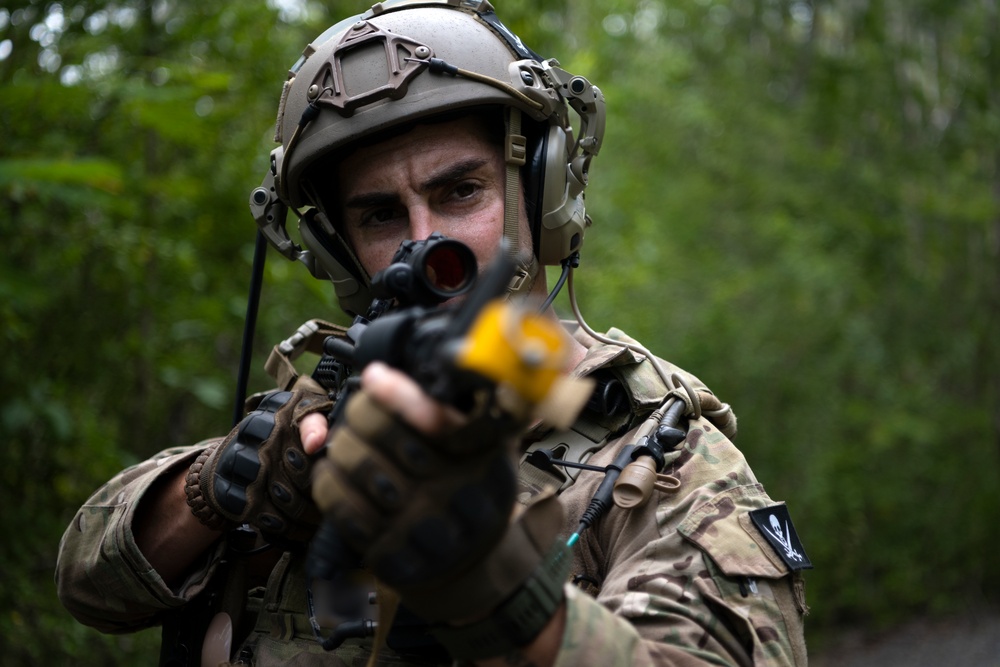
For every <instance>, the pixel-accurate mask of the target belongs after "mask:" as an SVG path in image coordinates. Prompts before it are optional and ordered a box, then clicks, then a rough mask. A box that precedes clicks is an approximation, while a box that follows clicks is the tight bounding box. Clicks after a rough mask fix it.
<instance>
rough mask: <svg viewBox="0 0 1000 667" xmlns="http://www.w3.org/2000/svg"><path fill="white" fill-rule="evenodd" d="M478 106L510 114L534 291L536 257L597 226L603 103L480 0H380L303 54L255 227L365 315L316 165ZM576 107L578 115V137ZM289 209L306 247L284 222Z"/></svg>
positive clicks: (282, 110) (550, 257)
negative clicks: (593, 168)
mask: <svg viewBox="0 0 1000 667" xmlns="http://www.w3.org/2000/svg"><path fill="white" fill-rule="evenodd" d="M481 107H496V108H500V109H502V110H503V118H504V122H505V137H506V139H505V159H506V163H507V176H506V183H505V188H506V191H507V193H506V202H507V204H506V206H505V209H506V210H505V225H504V236H505V237H507V239H508V241H510V243H508V247H513V249H514V250H515V251H516V248H517V247H518V244H517V243H516V241H517V238H516V235H517V229H518V224H517V222H518V210H517V205H516V203H517V201H518V199H517V195H518V189H519V188H523V191H524V195H525V201H526V208H527V210H528V214H529V218H530V223H531V229H532V242H533V247H534V255H535V256H534V258H532V260H531V261H530V262H529V264H530V266H524V267H522V271H521V276H520V278H521V279H522V282H527V283H529V284H530V281H531V279H532V278H533V275H534V272H535V271H537V268H538V264H539V263H540V264H542V265H552V264H559V263H560V262H562V261H563V260H565V259H566V258H568V257H570V256H571V255H573V254H574V253H576V252H577V251H578V250H579V249H580V246H581V244H582V243H583V236H584V232H585V230H586V228H587V227H588V226H589V225H590V219H589V218H588V217H587V215H586V211H585V208H584V189H585V187H586V185H587V174H588V170H589V167H590V161H591V158H592V157H593V156H594V155H596V154H597V153H598V151H599V150H600V146H601V141H602V138H603V135H604V97H603V95H602V94H601V91H600V90H599V89H598V88H597V87H596V86H593V85H591V84H590V83H589V82H588V81H587V80H586V79H585V78H583V77H581V76H576V75H572V74H570V73H568V72H566V71H565V70H563V69H561V68H560V67H559V63H558V62H557V61H555V60H543V59H542V58H540V57H539V56H538V55H537V54H535V53H534V52H533V51H532V50H530V49H528V48H527V47H525V46H524V44H523V43H522V42H521V40H520V39H519V38H518V37H517V36H516V35H514V34H513V33H512V32H511V31H510V30H508V29H507V28H506V27H505V26H504V25H503V24H502V23H501V22H500V21H499V19H498V18H497V16H496V14H495V13H494V11H493V8H492V6H491V5H490V4H489V2H486V1H485V0H439V1H437V2H434V1H419V0H417V1H414V0H396V1H395V2H392V1H387V2H383V3H379V4H376V5H374V6H373V7H372V8H371V9H369V10H368V11H367V12H365V13H363V14H360V15H358V16H354V17H351V18H349V19H346V20H344V21H341V22H339V23H337V24H336V25H334V26H332V27H331V28H329V29H328V30H326V31H325V32H324V33H323V34H321V35H320V36H319V37H318V38H317V39H316V40H315V41H314V42H313V43H311V44H310V45H309V46H307V47H306V49H305V51H304V52H303V54H302V57H301V58H299V60H298V62H296V63H295V64H294V65H293V66H292V68H291V70H290V71H289V76H288V80H287V81H286V82H285V84H284V87H283V89H282V93H281V100H280V103H279V108H278V117H277V122H276V126H275V141H276V142H278V143H280V144H281V145H280V146H279V147H278V148H276V149H274V150H273V151H272V152H271V159H270V168H269V170H268V172H267V174H266V175H265V177H264V181H263V183H262V184H261V186H260V187H259V188H257V189H255V190H254V191H253V192H252V193H251V197H250V206H251V210H252V211H253V214H254V217H255V219H256V220H257V224H258V226H259V228H260V229H261V231H262V232H263V233H264V235H265V236H266V237H267V239H268V240H269V241H270V242H271V243H272V245H274V246H275V247H276V248H277V249H278V250H279V251H280V252H281V253H282V254H284V255H285V256H286V257H289V258H291V259H297V260H299V261H302V262H303V263H304V264H305V265H306V266H307V267H308V268H309V270H310V272H311V273H312V274H313V275H314V276H316V277H319V278H329V279H330V280H332V282H333V284H334V286H335V289H336V292H337V297H338V299H339V300H340V305H341V307H342V308H343V309H344V310H345V311H346V312H348V313H350V314H359V313H362V314H363V313H364V312H365V309H366V308H367V307H368V305H369V303H370V302H371V296H370V293H369V284H370V281H369V276H368V275H367V274H366V273H365V270H364V269H363V268H362V267H361V265H360V263H359V262H358V261H357V259H356V257H355V256H354V252H353V250H352V249H351V248H350V245H349V244H348V243H347V241H346V239H345V238H344V237H343V235H342V234H340V233H339V232H338V224H337V222H338V221H337V220H336V211H332V210H329V208H330V207H328V206H326V205H325V204H324V201H323V200H324V197H323V196H322V193H319V192H317V188H314V187H313V186H312V183H311V181H310V170H311V169H317V168H319V166H320V165H322V164H323V163H324V160H326V161H329V160H331V159H336V156H337V155H338V154H340V153H342V152H343V151H345V150H348V149H349V148H350V147H351V146H352V145H355V143H356V142H358V141H359V140H362V139H364V138H366V137H369V138H370V137H375V136H377V135H379V134H380V133H384V132H387V131H390V130H392V129H394V128H397V129H398V128H399V127H401V126H402V127H405V126H407V125H409V124H413V123H416V122H420V121H421V120H422V119H426V120H431V119H432V118H431V117H434V116H441V115H444V114H456V113H461V112H463V111H464V112H470V111H474V110H476V109H478V108H481ZM570 109H572V110H573V111H574V112H575V116H576V118H577V119H578V120H579V129H578V130H576V132H575V134H574V129H573V127H572V125H571V114H570ZM289 208H290V209H291V210H292V211H293V212H295V214H296V215H297V216H298V218H299V232H300V236H301V239H302V244H303V245H304V246H305V247H304V248H303V247H301V246H300V245H298V244H297V243H296V242H295V241H293V240H292V238H291V237H290V236H289V234H288V232H287V230H286V228H285V222H286V215H287V210H288V209H289ZM300 209H307V210H306V211H305V212H304V213H303V212H300Z"/></svg>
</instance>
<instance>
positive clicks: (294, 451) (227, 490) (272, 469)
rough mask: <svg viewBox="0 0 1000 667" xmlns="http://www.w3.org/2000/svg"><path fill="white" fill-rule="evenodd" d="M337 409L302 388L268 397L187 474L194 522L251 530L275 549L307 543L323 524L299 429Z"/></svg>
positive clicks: (219, 527) (188, 500) (198, 460)
mask: <svg viewBox="0 0 1000 667" xmlns="http://www.w3.org/2000/svg"><path fill="white" fill-rule="evenodd" d="M331 406H332V404H331V402H330V401H329V400H328V399H327V397H326V396H324V395H322V394H317V393H313V392H311V391H304V390H301V389H297V390H293V391H276V392H272V393H270V394H267V395H266V396H264V398H263V400H261V402H260V403H259V404H258V405H257V407H256V408H255V409H254V410H253V411H251V412H250V413H249V414H247V416H246V417H244V418H243V420H242V421H241V422H240V423H239V424H237V425H236V427H235V428H234V429H233V430H232V432H230V434H229V435H228V436H227V437H226V438H225V439H224V440H223V441H222V442H220V443H217V444H215V445H212V446H210V447H209V448H208V449H206V450H205V451H204V452H202V453H201V455H200V456H199V457H198V458H197V460H195V462H194V463H193V464H192V465H191V468H190V469H189V470H188V475H187V479H186V485H185V489H184V490H185V493H186V494H187V502H188V505H189V506H190V507H191V510H192V512H194V514H195V516H197V517H198V518H199V519H200V520H201V522H202V523H204V524H205V525H207V526H209V527H211V528H215V529H222V528H225V527H227V526H233V525H238V524H242V523H249V524H251V525H253V526H255V527H257V528H258V529H259V530H260V531H261V534H262V535H263V536H264V538H265V539H267V540H268V541H269V542H271V543H277V544H283V545H289V544H297V543H303V542H306V541H307V540H308V539H309V538H310V537H311V536H312V534H313V533H314V532H315V530H316V526H317V525H318V524H319V518H320V517H319V512H318V511H317V509H316V506H315V505H314V504H313V502H312V498H311V496H310V492H309V491H310V480H309V477H310V473H311V467H312V466H311V464H310V462H309V460H308V459H307V458H306V454H305V452H304V450H303V449H302V443H301V442H300V440H299V432H298V425H299V422H300V421H301V420H302V418H303V417H305V416H306V415H308V414H311V413H313V412H329V410H330V408H331Z"/></svg>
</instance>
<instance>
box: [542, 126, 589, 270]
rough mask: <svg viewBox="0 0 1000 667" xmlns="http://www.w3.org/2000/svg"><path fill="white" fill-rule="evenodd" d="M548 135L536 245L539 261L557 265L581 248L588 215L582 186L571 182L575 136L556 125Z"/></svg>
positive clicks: (543, 159) (548, 264) (550, 129)
mask: <svg viewBox="0 0 1000 667" xmlns="http://www.w3.org/2000/svg"><path fill="white" fill-rule="evenodd" d="M545 136H546V138H545V140H544V141H543V142H541V146H540V148H541V150H542V151H543V152H542V159H541V164H542V168H541V170H540V173H539V174H538V177H539V181H538V184H539V185H538V187H539V188H540V191H539V192H538V193H537V195H536V200H537V201H538V202H539V203H540V204H541V206H540V207H539V211H538V222H537V223H536V224H537V225H538V227H537V229H538V232H537V234H536V237H535V242H536V244H537V249H538V252H537V255H538V261H539V262H540V263H541V264H543V265H547V266H555V265H558V264H559V263H560V262H562V260H564V259H566V258H567V257H569V256H570V255H572V254H573V253H574V252H576V251H577V250H579V249H580V246H581V245H582V243H583V232H584V229H585V227H586V215H585V211H584V204H583V187H582V184H579V183H577V182H576V181H575V180H574V182H573V183H570V182H569V180H568V179H569V178H570V173H569V160H570V157H571V150H570V148H571V143H570V142H572V141H573V137H572V135H571V134H570V133H568V132H567V131H566V130H565V129H564V128H562V127H560V126H559V125H557V124H552V125H550V126H549V127H548V131H547V132H546V133H545ZM571 185H572V186H573V187H570V186H571Z"/></svg>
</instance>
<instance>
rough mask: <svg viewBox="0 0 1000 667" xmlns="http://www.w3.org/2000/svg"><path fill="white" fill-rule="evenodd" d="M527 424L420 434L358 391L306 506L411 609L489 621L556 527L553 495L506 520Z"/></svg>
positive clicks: (530, 570) (476, 421)
mask: <svg viewBox="0 0 1000 667" xmlns="http://www.w3.org/2000/svg"><path fill="white" fill-rule="evenodd" d="M390 372H391V371H390ZM405 380H406V381H408V378H406V379H405ZM364 386H365V382H364V380H363V382H362V387H364ZM423 400H429V399H427V397H426V396H424V397H423ZM439 407H440V406H439ZM418 412H419V411H418ZM423 413H424V414H426V411H423ZM524 426H525V423H524V421H523V419H518V418H514V417H512V416H511V415H509V414H505V413H503V412H500V411H497V410H495V409H494V410H489V409H487V410H484V411H482V412H480V413H479V414H474V415H472V416H471V418H470V419H468V420H466V421H464V423H462V424H461V425H459V426H457V427H452V428H448V427H445V428H443V429H442V430H443V432H438V433H435V434H428V433H421V432H418V431H417V430H415V429H414V428H412V427H411V426H410V425H409V424H407V423H404V422H403V421H402V420H401V418H399V417H397V416H394V415H393V414H390V412H389V411H388V410H387V409H386V408H385V407H384V406H383V405H382V404H380V403H379V402H378V401H376V400H375V399H373V398H372V397H371V395H370V394H369V393H368V392H367V391H365V390H364V389H362V391H360V392H358V393H357V394H355V395H354V396H352V397H351V399H350V400H349V402H348V404H347V407H346V410H345V413H344V417H343V419H342V421H341V423H340V424H338V426H337V430H336V431H335V432H334V433H333V435H332V438H331V439H330V441H329V443H328V447H327V457H326V458H325V459H323V460H320V461H317V463H316V466H315V474H314V478H313V497H314V498H315V499H316V503H317V505H318V506H319V507H320V509H321V510H322V511H323V512H324V514H325V515H326V516H328V517H329V518H331V519H332V520H333V521H334V523H335V525H336V527H337V529H338V531H339V533H340V535H341V536H342V537H343V539H344V540H345V541H347V542H348V544H350V545H351V546H352V547H353V548H354V549H355V550H356V551H357V553H358V554H360V556H361V558H362V561H363V563H364V564H365V565H366V566H367V567H368V568H369V569H370V570H371V571H372V572H373V574H374V575H375V576H376V577H377V578H378V579H379V580H380V581H381V582H383V583H384V584H386V585H388V586H389V587H390V588H392V589H394V590H395V591H396V592H398V593H399V594H400V596H401V598H402V602H403V604H404V605H405V606H406V607H407V608H408V609H410V611H412V612H414V613H415V614H417V615H418V616H421V617H422V618H424V619H425V620H427V621H430V622H447V623H450V624H454V623H459V624H461V623H463V622H468V621H472V620H476V619H480V618H482V617H484V616H489V614H490V612H491V611H493V610H494V609H496V608H497V607H498V606H499V605H500V604H501V603H502V602H504V601H505V600H507V599H508V598H509V597H510V596H511V593H512V592H514V591H516V590H518V589H519V588H521V587H522V586H523V584H524V583H525V582H526V581H527V580H529V579H530V578H531V577H532V576H533V575H534V574H535V573H536V571H537V570H538V569H539V568H540V567H541V566H542V565H543V561H545V559H546V556H548V555H549V554H550V552H551V550H552V547H553V545H554V544H555V536H556V534H557V532H558V530H559V529H560V528H561V525H562V512H561V507H560V505H559V503H558V502H557V501H556V500H555V498H554V497H551V498H546V499H543V500H542V501H541V502H539V503H537V504H535V505H533V506H532V507H530V508H529V509H527V510H526V511H518V512H515V506H516V505H515V494H516V489H517V480H516V473H515V470H516V467H515V466H516V450H517V444H518V442H519V436H520V435H521V433H522V431H523V428H524ZM516 507H517V508H518V510H521V509H522V508H520V506H516ZM563 578H565V576H563ZM556 588H557V589H558V591H559V592H558V593H557V595H558V597H559V598H560V599H561V581H559V582H557V584H556ZM549 613H550V614H551V610H549ZM449 648H451V647H449ZM453 657H461V656H459V655H455V654H454V652H453Z"/></svg>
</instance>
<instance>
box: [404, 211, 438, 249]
mask: <svg viewBox="0 0 1000 667" xmlns="http://www.w3.org/2000/svg"><path fill="white" fill-rule="evenodd" d="M407 216H408V217H409V223H410V225H409V226H410V240H412V241H423V240H424V239H426V238H427V237H428V236H430V235H431V234H432V233H434V232H438V231H442V230H440V229H438V227H439V224H438V218H437V216H436V215H435V214H434V212H433V211H432V210H431V209H430V207H428V206H426V205H415V206H411V207H410V209H409V210H408V211H407Z"/></svg>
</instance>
